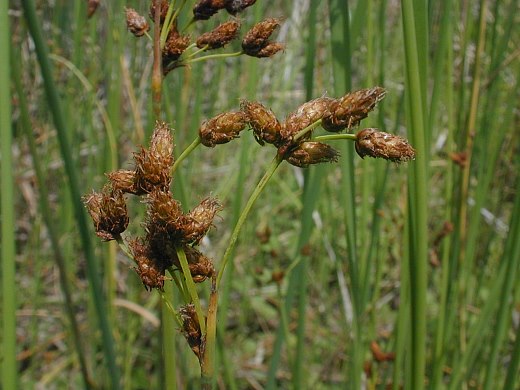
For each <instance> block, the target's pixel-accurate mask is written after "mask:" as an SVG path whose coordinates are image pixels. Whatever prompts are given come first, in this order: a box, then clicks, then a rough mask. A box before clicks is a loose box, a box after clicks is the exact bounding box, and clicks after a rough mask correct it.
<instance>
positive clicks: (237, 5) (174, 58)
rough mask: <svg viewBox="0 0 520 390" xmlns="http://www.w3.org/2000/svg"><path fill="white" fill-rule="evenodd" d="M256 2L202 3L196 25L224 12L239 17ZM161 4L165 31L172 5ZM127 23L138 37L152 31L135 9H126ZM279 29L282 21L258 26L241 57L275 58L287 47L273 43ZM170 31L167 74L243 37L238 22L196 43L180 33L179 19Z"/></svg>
mask: <svg viewBox="0 0 520 390" xmlns="http://www.w3.org/2000/svg"><path fill="white" fill-rule="evenodd" d="M255 2H256V0H201V1H198V2H197V3H196V4H195V6H194V7H193V17H192V21H200V20H208V19H209V18H210V17H211V16H213V15H214V14H216V13H217V12H218V11H220V10H226V11H227V12H228V13H229V14H231V15H233V16H235V15H237V14H238V13H239V12H241V11H243V10H244V9H245V8H247V7H249V6H251V5H253V4H254V3H255ZM160 3H161V5H160V7H161V9H160V15H161V16H160V23H161V28H164V23H166V22H167V20H166V19H167V16H168V14H169V11H170V10H169V4H168V1H166V0H162V1H161V2H160ZM170 12H173V11H170ZM154 14H155V6H154V2H152V5H151V6H150V12H149V16H150V18H151V19H152V20H154ZM177 14H178V13H177ZM126 20H127V27H128V30H129V31H130V32H131V33H132V34H134V35H135V36H137V37H140V36H143V35H145V34H146V33H147V32H148V30H149V29H150V25H149V24H148V21H147V19H146V18H145V17H144V16H142V15H140V14H139V13H137V11H135V10H134V9H132V8H127V9H126ZM279 25H280V19H275V18H269V19H266V20H264V21H262V22H259V23H257V24H255V25H254V26H253V27H252V28H251V29H250V30H249V31H248V32H247V33H246V34H245V35H244V36H243V37H242V52H241V53H240V54H245V55H249V56H253V57H258V58H264V57H272V56H273V55H275V54H276V53H277V52H279V51H281V50H283V48H284V46H283V45H282V44H281V43H279V42H272V41H271V40H270V37H271V35H272V34H273V32H274V31H275V30H276V28H277V27H278V26H279ZM166 28H168V35H167V37H166V40H165V42H164V46H163V47H162V67H163V73H164V74H167V73H168V72H170V71H171V70H172V69H174V68H177V67H179V66H183V65H186V64H187V63H189V61H190V59H191V60H193V58H192V56H193V55H194V54H197V53H198V52H201V51H207V50H215V49H220V48H223V47H224V46H226V45H227V44H229V43H230V42H232V41H233V40H235V39H237V38H238V37H239V34H240V22H239V20H238V19H236V18H233V19H232V20H230V21H227V22H225V23H222V24H220V25H219V26H218V27H216V28H214V29H213V30H211V31H209V32H206V33H204V34H202V35H200V36H199V37H197V39H195V41H192V38H191V37H190V36H189V35H184V34H182V33H181V32H179V28H178V26H177V18H176V17H174V18H173V19H172V20H170V21H169V23H168V25H167V26H166ZM194 48H196V50H197V51H196V52H191V49H194ZM190 52H191V54H190Z"/></svg>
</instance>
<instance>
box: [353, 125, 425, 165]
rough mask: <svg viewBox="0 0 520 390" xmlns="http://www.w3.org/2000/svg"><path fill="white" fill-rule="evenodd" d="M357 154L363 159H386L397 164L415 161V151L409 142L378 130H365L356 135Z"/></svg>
mask: <svg viewBox="0 0 520 390" xmlns="http://www.w3.org/2000/svg"><path fill="white" fill-rule="evenodd" d="M356 137H357V140H356V152H357V154H358V155H359V156H360V157H361V158H364V157H365V156H369V157H374V158H384V159H385V160H389V161H393V162H396V163H400V162H406V161H409V160H414V159H415V150H414V148H413V147H412V146H411V145H410V144H409V143H408V141H407V140H406V139H404V138H402V137H399V136H397V135H393V134H388V133H385V132H383V131H379V130H377V129H364V130H361V131H360V132H358V133H357V135H356Z"/></svg>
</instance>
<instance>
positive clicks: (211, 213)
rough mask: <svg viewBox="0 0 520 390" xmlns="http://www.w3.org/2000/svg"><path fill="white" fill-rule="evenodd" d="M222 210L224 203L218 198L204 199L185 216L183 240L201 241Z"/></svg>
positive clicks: (187, 241) (190, 241)
mask: <svg viewBox="0 0 520 390" xmlns="http://www.w3.org/2000/svg"><path fill="white" fill-rule="evenodd" d="M220 210H222V205H221V204H220V202H219V201H218V200H217V199H215V198H211V197H208V198H205V199H203V200H202V201H201V202H200V204H199V205H198V206H197V207H195V208H194V209H193V210H191V211H190V212H189V213H188V214H186V215H185V216H184V218H183V226H182V230H183V241H184V242H186V243H195V244H197V243H199V242H200V240H201V239H202V238H203V237H204V236H205V235H206V233H207V232H208V230H209V229H210V228H211V226H212V225H213V219H214V218H215V215H216V214H217V212H219V211H220Z"/></svg>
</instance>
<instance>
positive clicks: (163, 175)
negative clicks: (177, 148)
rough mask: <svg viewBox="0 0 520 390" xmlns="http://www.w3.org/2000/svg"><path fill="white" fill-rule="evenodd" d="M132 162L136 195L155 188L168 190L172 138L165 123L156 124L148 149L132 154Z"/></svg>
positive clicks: (171, 160)
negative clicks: (133, 161) (133, 163)
mask: <svg viewBox="0 0 520 390" xmlns="http://www.w3.org/2000/svg"><path fill="white" fill-rule="evenodd" d="M134 160H135V165H136V167H135V186H136V191H137V193H138V194H140V195H141V194H145V193H149V192H150V191H152V190H153V189H155V188H160V189H167V188H169V186H170V182H171V174H170V170H171V167H172V165H173V137H172V134H171V131H170V128H169V127H168V125H167V124H166V123H164V122H159V121H158V122H156V124H155V130H154V133H153V135H152V139H151V141H150V148H149V149H148V150H146V149H144V148H141V151H139V152H138V153H134Z"/></svg>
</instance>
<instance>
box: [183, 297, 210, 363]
mask: <svg viewBox="0 0 520 390" xmlns="http://www.w3.org/2000/svg"><path fill="white" fill-rule="evenodd" d="M179 315H180V317H181V320H182V334H183V335H184V337H185V338H186V340H187V341H188V344H189V346H190V348H191V350H192V351H193V353H194V354H195V355H196V356H197V357H198V358H199V360H200V359H202V357H203V356H204V351H203V349H204V341H203V338H202V332H201V330H200V323H199V318H198V317H197V312H196V311H195V306H194V305H193V304H188V305H184V306H182V307H181V308H180V309H179Z"/></svg>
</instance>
